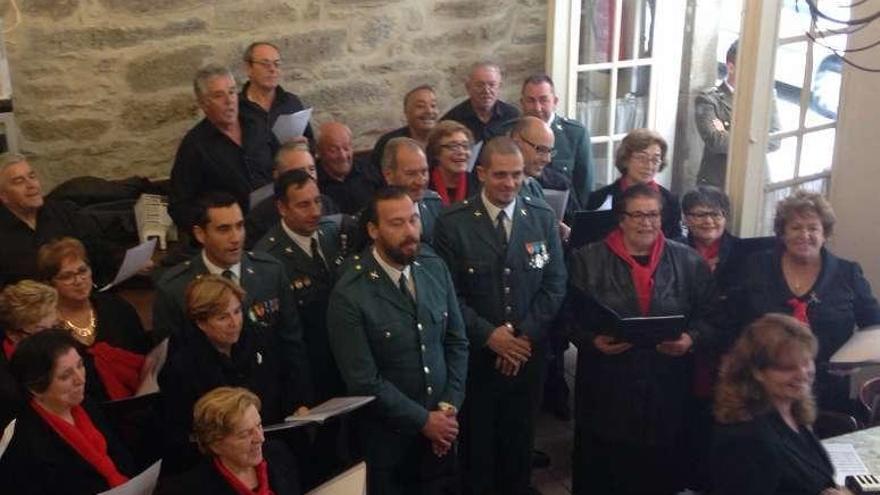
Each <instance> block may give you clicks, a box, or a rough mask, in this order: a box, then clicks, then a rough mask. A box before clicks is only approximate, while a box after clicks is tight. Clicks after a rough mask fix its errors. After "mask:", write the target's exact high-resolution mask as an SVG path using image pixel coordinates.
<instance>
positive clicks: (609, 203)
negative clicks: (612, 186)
mask: <svg viewBox="0 0 880 495" xmlns="http://www.w3.org/2000/svg"><path fill="white" fill-rule="evenodd" d="M613 203H614V196H613V195H611V194H609V195H608V196H605V202H604V203H602V206H600V207H598V208H596V209H595V210H593V211H611V208H612V207H613V206H614V205H613Z"/></svg>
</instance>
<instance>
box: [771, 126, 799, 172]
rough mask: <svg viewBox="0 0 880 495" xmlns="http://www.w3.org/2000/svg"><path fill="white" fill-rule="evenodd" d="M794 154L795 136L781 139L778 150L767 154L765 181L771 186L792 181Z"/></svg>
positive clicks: (795, 147) (795, 148)
mask: <svg viewBox="0 0 880 495" xmlns="http://www.w3.org/2000/svg"><path fill="white" fill-rule="evenodd" d="M796 153H797V137H796V136H792V137H788V138H785V139H783V140H782V141H780V143H779V149H777V150H776V151H771V152H769V153H767V179H768V181H769V182H770V183H771V184H772V183H774V182H781V181H784V180H790V179H794V169H795V166H794V164H795V158H796V157H797V155H796Z"/></svg>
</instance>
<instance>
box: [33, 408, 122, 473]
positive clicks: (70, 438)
mask: <svg viewBox="0 0 880 495" xmlns="http://www.w3.org/2000/svg"><path fill="white" fill-rule="evenodd" d="M30 404H31V407H32V408H33V409H34V411H36V412H37V414H38V415H39V416H40V417H41V418H43V421H45V422H46V424H48V425H49V426H50V427H52V429H53V430H55V433H57V434H58V436H60V437H61V439H62V440H64V441H65V442H66V443H67V444H68V445H70V446H71V447H73V450H75V451H76V453H77V454H79V455H80V457H82V458H83V459H84V460H85V461H86V462H88V463H89V464H91V465H92V467H94V468H95V470H96V471H98V474H100V475H101V476H102V477H103V478H104V480H106V481H107V484H108V485H110V488H113V487H117V486H119V485H121V484H123V483H125V482H126V481H128V478H127V477H126V476H125V475H123V474H121V473H120V472H119V471H118V470H117V469H116V465H115V464H113V459H111V458H110V456H109V455H107V439H105V438H104V435H102V434H101V432H100V431H99V430H98V429H97V428H95V425H94V424H93V423H92V420H91V419H89V415H88V414H87V413H86V411H85V409H83V408H82V406H75V407H73V408H71V410H70V414H71V415H73V424H70V423H68V422H67V421H65V420H63V419H62V418H61V417H60V416H58V415H56V414H53V413H51V412H49V411H47V410H45V409H44V408H43V406H41V405H40V404H39V403H38V402H37V401H35V400H33V399H31V402H30Z"/></svg>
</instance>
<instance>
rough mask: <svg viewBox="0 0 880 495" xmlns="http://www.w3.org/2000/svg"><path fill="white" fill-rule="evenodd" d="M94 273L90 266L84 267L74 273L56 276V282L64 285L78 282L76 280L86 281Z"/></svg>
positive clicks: (63, 273) (62, 273)
mask: <svg viewBox="0 0 880 495" xmlns="http://www.w3.org/2000/svg"><path fill="white" fill-rule="evenodd" d="M91 273H92V269H91V268H90V267H89V265H83V266H81V267H79V268H77V269H76V271H73V272H61V273H59V274H58V275H55V278H54V279H55V281H57V282H60V283H62V284H72V283H74V282H76V279H78V278H82V279H85V278H86V277H88V276H89V275H90V274H91Z"/></svg>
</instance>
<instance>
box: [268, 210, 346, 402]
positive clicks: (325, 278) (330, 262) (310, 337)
mask: <svg viewBox="0 0 880 495" xmlns="http://www.w3.org/2000/svg"><path fill="white" fill-rule="evenodd" d="M318 245H319V246H320V251H321V253H322V255H323V257H324V261H323V263H324V264H325V270H323V271H322V270H321V268H320V265H318V264H317V263H316V262H315V261H314V260H313V259H312V256H311V253H307V252H306V251H303V249H302V248H301V247H300V246H299V245H298V244H297V243H296V242H294V241H293V239H291V238H290V236H289V235H287V233H286V232H285V231H284V229H283V228H282V227H281V224H280V223H277V224H275V225H274V226H273V227H272V228H270V229H269V230H268V231H267V232H266V235H264V236H263V238H262V239H260V240H259V241H258V242H257V244H256V245H255V246H254V250H255V251H262V252H265V253H268V254H270V255H271V256H272V257H273V258H275V259H277V260H279V261H281V264H282V265H284V271H285V273H286V274H287V278H288V280H290V286H291V287H292V288H293V300H294V302H295V303H296V305H297V311H298V312H299V315H300V320H301V321H302V324H303V338H304V339H305V344H306V351H307V352H308V357H309V364H310V365H311V375H312V381H313V385H314V388H315V401H316V402H317V403H319V402H323V401H325V400H328V399H331V398H333V397H335V396H339V395H342V394H343V393H344V392H345V387H344V385H343V383H342V378H341V377H340V376H339V370H338V369H337V368H336V361H335V360H334V359H333V354H332V353H331V352H330V343H329V342H328V341H327V300H328V299H329V298H330V291H331V290H332V289H333V284H335V283H336V270H337V268H338V267H339V266H341V265H342V255H341V253H340V251H339V245H340V243H339V225H337V223H336V222H334V221H333V220H331V219H329V218H326V217H324V218H322V219H321V220H320V222H319V224H318Z"/></svg>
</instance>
